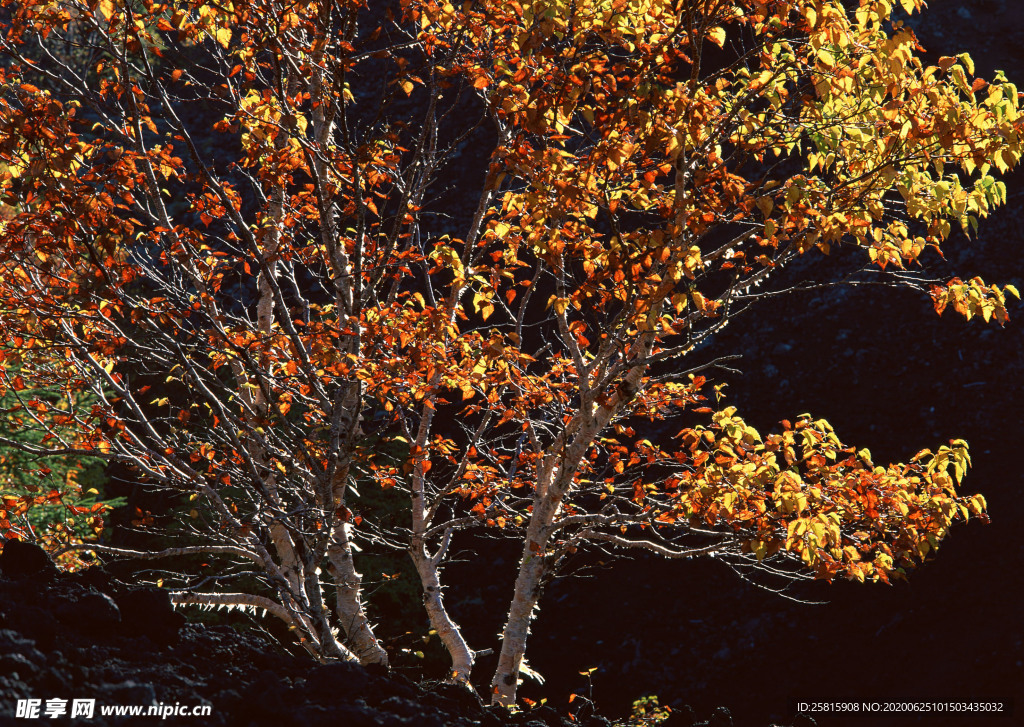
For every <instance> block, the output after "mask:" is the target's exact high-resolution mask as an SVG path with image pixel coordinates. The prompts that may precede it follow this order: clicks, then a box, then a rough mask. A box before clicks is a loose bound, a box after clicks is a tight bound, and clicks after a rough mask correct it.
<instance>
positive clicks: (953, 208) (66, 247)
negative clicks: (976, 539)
mask: <svg viewBox="0 0 1024 727" xmlns="http://www.w3.org/2000/svg"><path fill="white" fill-rule="evenodd" d="M902 5H903V8H904V10H905V11H906V12H914V11H919V10H920V9H921V6H922V5H923V3H921V2H920V1H919V0H904V1H903V2H902ZM4 7H5V11H6V12H7V16H6V17H7V20H5V23H6V27H5V28H4V30H5V33H4V40H3V41H2V45H0V51H2V52H3V53H4V55H5V57H6V59H7V62H6V64H5V65H4V67H3V75H2V77H0V103H2V114H0V162H2V163H3V165H4V166H3V170H2V174H0V176H2V185H3V189H4V195H5V202H6V204H7V205H8V208H9V213H8V214H7V215H6V216H5V217H6V219H5V221H4V223H3V227H2V231H0V324H2V325H0V330H2V333H0V356H2V357H3V358H4V360H5V361H6V362H7V363H8V364H10V365H11V366H9V367H8V368H6V369H4V371H5V373H4V374H3V375H2V376H0V387H2V389H3V391H0V394H7V393H13V394H14V395H16V396H17V395H18V394H19V392H22V391H28V390H30V389H32V388H34V387H38V386H42V385H45V386H47V387H51V388H52V387H56V388H58V389H60V390H63V391H66V392H68V393H69V394H71V393H72V392H79V391H89V392H91V396H92V397H94V398H93V400H92V401H93V403H92V405H91V406H89V407H87V408H84V407H79V408H74V407H72V408H70V409H68V408H66V407H65V408H64V409H57V408H56V407H53V406H51V405H50V404H49V403H48V402H47V401H43V400H40V399H37V398H32V397H31V396H29V395H28V394H26V395H24V396H21V397H20V400H19V401H18V404H17V406H18V407H19V409H18V411H19V412H20V414H19V416H20V417H21V418H22V421H23V425H24V426H27V427H35V428H37V429H39V430H40V431H43V432H45V433H46V435H47V436H46V438H45V440H43V441H41V442H40V443H38V444H25V443H24V440H22V441H21V442H20V443H19V442H13V443H11V444H12V446H20V447H22V448H23V449H24V450H25V451H26V453H28V454H38V455H40V456H42V455H53V454H60V453H67V454H74V455H75V456H80V455H91V456H102V457H105V458H107V459H108V460H116V461H120V462H124V463H127V464H129V465H130V466H132V467H133V468H134V469H135V471H136V472H137V473H138V476H139V478H140V481H141V482H144V483H148V486H158V487H163V488H170V489H171V490H173V491H175V492H178V493H180V496H181V497H182V498H183V499H185V500H187V501H189V502H190V503H191V504H190V505H189V507H190V508H191V510H190V512H189V516H188V523H187V524H188V527H189V530H190V533H189V535H190V537H189V538H188V539H187V542H185V543H183V544H182V545H181V546H180V547H175V548H170V549H167V550H165V551H161V552H151V553H142V552H139V553H120V555H122V556H130V557H137V558H162V557H169V556H175V555H185V554H201V555H203V556H204V560H205V561H206V562H207V563H208V564H209V565H207V568H208V569H209V570H208V571H207V572H206V573H188V574H185V573H183V574H181V575H182V577H181V578H180V579H179V580H180V583H178V584H177V585H176V586H175V589H174V593H173V598H174V600H175V601H176V602H177V603H179V604H200V605H234V606H244V607H247V608H262V609H264V610H266V611H268V612H269V613H271V614H273V615H275V616H277V617H279V618H281V619H283V620H284V621H285V622H286V623H288V625H289V626H290V628H291V629H292V630H293V631H294V632H295V634H296V636H297V638H298V639H299V641H300V642H301V643H302V644H303V645H304V646H305V647H306V648H307V649H308V650H309V651H310V653H311V654H312V655H313V656H314V657H316V658H318V659H320V660H328V659H337V658H344V659H358V660H359V661H361V662H363V663H367V664H386V663H387V662H388V654H387V651H386V649H384V647H383V646H382V645H381V642H380V639H379V638H378V636H377V634H376V632H375V626H374V624H373V623H372V619H371V618H370V616H368V608H369V606H368V603H367V597H366V594H365V592H364V589H363V588H362V580H361V575H360V573H359V570H358V568H357V564H358V563H357V562H358V559H359V553H360V552H361V551H363V552H372V553H380V552H387V551H388V550H389V549H390V550H396V549H397V550H399V551H405V552H406V553H408V555H409V556H410V557H411V559H412V562H413V565H414V566H415V571H416V573H417V575H418V578H419V581H420V585H421V587H422V592H423V606H424V609H425V618H426V620H427V621H428V622H429V624H430V626H431V628H432V629H433V630H434V631H435V632H436V633H437V635H438V636H439V638H440V639H441V641H442V642H443V644H444V645H445V647H446V649H447V652H448V654H449V655H450V657H451V670H450V678H451V679H452V680H454V681H456V682H460V683H463V684H466V685H470V684H471V683H472V681H471V680H472V677H473V667H474V661H475V658H476V654H477V650H475V649H474V648H472V647H471V645H470V644H468V643H467V641H466V639H465V638H464V636H463V634H462V631H461V629H460V627H459V624H458V622H457V619H456V618H455V617H454V616H453V614H452V613H451V612H450V610H449V608H448V606H447V604H446V600H445V589H444V581H443V569H444V565H445V564H446V562H447V561H448V558H449V553H450V552H451V549H452V542H453V541H455V540H460V539H464V538H467V537H471V535H467V533H473V532H474V531H477V532H478V531H485V532H487V534H490V535H498V536H501V537H507V538H511V539H513V540H514V541H515V542H516V543H517V544H519V545H521V548H522V555H521V559H520V565H519V569H518V573H517V576H516V578H515V581H514V583H510V584H509V587H510V602H509V608H508V614H507V618H506V623H505V626H504V630H503V633H502V635H501V637H500V644H499V651H500V656H499V663H498V667H497V671H496V673H495V674H494V675H493V678H492V679H491V680H490V690H491V699H492V700H493V701H494V702H495V703H497V704H502V705H508V706H511V705H513V704H514V703H515V699H516V689H517V685H518V681H519V675H520V673H521V671H522V670H523V668H524V667H523V656H524V654H525V651H526V644H527V637H528V633H529V625H530V622H531V619H532V618H533V617H534V615H535V614H536V612H537V610H538V607H539V603H540V597H541V595H542V592H543V587H544V585H545V583H547V582H548V581H549V580H550V579H551V578H554V577H556V576H557V575H558V574H559V572H560V569H561V568H562V566H563V565H564V564H565V563H566V562H567V560H569V559H570V558H571V556H572V555H573V554H574V553H577V552H579V551H581V550H586V549H595V548H599V549H606V550H609V551H629V550H634V551H635V550H646V551H649V552H653V553H657V554H659V555H662V556H665V557H668V558H686V557H695V556H704V555H714V556H715V557H720V558H722V559H723V560H725V561H726V562H728V563H730V564H731V565H732V566H733V567H734V568H736V569H737V570H738V571H739V572H740V573H741V574H743V575H749V574H752V573H754V572H759V573H762V574H764V575H765V576H766V577H773V576H778V577H781V578H783V579H796V578H815V577H816V578H825V579H832V578H836V577H848V578H853V579H857V580H861V581H863V580H867V579H876V580H883V581H888V580H890V579H892V578H897V577H902V576H903V575H905V573H906V571H907V569H909V568H910V567H912V566H913V565H914V564H915V563H919V562H921V561H922V560H924V559H925V558H927V557H929V556H930V555H931V553H932V551H933V550H934V549H935V548H936V547H937V546H938V544H939V542H940V541H941V540H942V538H944V537H945V536H946V534H947V533H948V531H949V529H950V527H951V526H952V525H953V523H954V521H955V520H958V519H966V518H967V517H969V516H971V515H972V514H973V515H975V516H979V517H981V518H985V517H986V515H985V501H984V498H983V497H981V496H980V495H975V496H970V497H969V496H964V495H961V494H958V492H957V485H958V484H959V482H960V480H961V478H962V477H963V475H964V473H965V471H966V469H967V467H968V465H969V464H970V459H969V456H968V453H967V446H966V443H965V442H963V441H961V440H953V441H951V442H949V443H948V444H945V445H941V446H939V447H937V448H935V449H934V450H923V451H922V452H921V453H920V454H919V455H918V456H917V457H915V458H914V459H913V460H911V461H910V462H909V463H906V464H893V465H888V466H881V465H876V464H875V463H874V462H873V461H872V457H871V454H870V452H869V451H868V450H866V449H859V450H858V449H856V448H850V447H846V446H845V445H843V444H842V442H841V441H840V440H839V439H838V437H837V436H836V434H835V433H834V432H833V430H832V428H831V426H830V425H829V424H828V422H825V421H823V420H819V419H815V418H813V417H811V416H809V415H800V416H796V413H792V412H787V413H780V417H781V416H787V415H788V416H790V417H792V418H793V421H784V422H783V424H782V426H781V429H780V430H779V431H778V432H776V433H770V434H761V433H760V432H758V431H757V430H756V429H754V428H753V427H751V426H750V425H749V424H748V423H747V422H746V421H744V420H743V419H742V418H741V417H740V416H739V414H738V412H737V411H736V410H735V409H734V408H732V407H727V406H725V405H724V402H723V401H722V400H721V387H720V386H718V385H716V383H715V382H714V381H713V380H712V377H713V376H714V374H715V372H716V370H719V369H720V368H722V367H725V366H728V365H730V361H731V360H732V357H731V356H730V352H728V351H723V352H720V354H719V355H708V354H707V353H706V350H707V349H708V346H706V345H704V344H709V343H713V336H714V334H715V333H716V332H717V331H719V330H721V329H722V328H723V327H724V326H726V325H728V324H729V323H730V322H731V321H733V320H734V319H735V318H736V316H738V315H740V314H741V313H743V311H745V310H747V309H748V308H750V307H751V306H753V305H771V304H772V302H773V301H775V300H777V299H778V296H780V295H782V294H785V293H786V292H788V291H791V290H794V289H797V288H803V287H806V286H807V285H812V284H813V285H817V284H820V285H834V284H842V283H845V284H856V285H859V284H874V283H876V282H879V281H883V282H886V283H887V284H892V285H901V286H906V287H909V288H912V289H914V290H917V291H919V292H920V293H921V297H922V299H923V300H925V301H927V299H928V298H929V297H930V298H931V300H932V302H933V304H934V305H935V307H936V309H937V310H938V311H939V312H940V313H941V312H942V311H943V309H945V308H946V307H951V308H953V309H954V310H956V311H957V312H958V313H960V314H963V315H964V316H966V317H967V318H972V317H979V318H982V319H984V320H985V321H986V322H987V321H988V320H990V319H991V318H995V319H996V320H997V321H998V322H1000V323H1003V322H1005V321H1006V320H1007V318H1008V314H1007V297H1008V296H1016V290H1015V289H1014V288H1013V287H1012V286H1009V285H1008V286H999V285H993V284H989V283H986V282H985V281H983V280H980V279H978V278H974V279H971V280H968V281H963V280H960V279H952V280H950V281H946V282H934V281H930V279H929V277H928V274H927V271H926V270H925V269H924V267H923V263H924V262H925V261H926V260H927V257H928V254H929V253H928V251H929V250H939V249H940V248H941V246H942V245H943V243H944V242H945V240H946V239H947V237H948V236H949V234H950V231H951V229H952V225H953V224H954V223H956V224H958V225H959V226H960V227H962V228H963V229H964V230H965V231H968V232H973V231H974V230H976V229H977V227H978V222H979V220H980V219H981V218H984V217H985V216H986V215H987V214H988V213H989V212H990V211H991V209H993V208H994V207H996V206H997V205H999V204H1002V203H1005V201H1006V188H1005V186H1004V185H1003V183H1002V182H1000V181H998V180H997V179H996V175H997V174H998V173H1001V172H1004V171H1006V170H1007V169H1008V168H1010V167H1012V166H1014V165H1015V164H1016V162H1017V161H1018V160H1019V157H1020V153H1021V152H1020V127H1021V121H1020V119H1019V109H1018V94H1017V91H1016V88H1015V87H1014V86H1013V85H1012V84H1011V83H1010V82H1009V81H1007V80H1006V79H1005V78H1004V77H1002V76H997V77H996V78H995V79H993V80H992V81H991V82H986V81H984V80H980V79H974V78H973V67H972V64H971V61H970V58H969V57H968V56H966V55H961V56H958V57H955V58H954V57H947V58H942V59H940V60H939V61H938V65H935V66H929V65H926V64H924V63H923V62H922V61H921V60H920V59H919V57H918V55H917V53H918V50H919V49H918V47H917V43H916V40H915V38H914V36H913V34H912V32H911V31H910V30H909V29H907V28H905V27H903V26H902V25H901V24H900V23H898V22H894V21H893V20H892V13H893V7H892V4H891V3H889V2H886V1H885V0H862V2H860V4H859V6H858V7H857V8H856V9H853V10H847V9H846V8H845V7H844V5H843V4H842V3H841V2H839V1H838V0H764V1H759V0H700V1H684V2H673V1H669V0H535V1H528V2H507V1H504V0H503V1H502V2H498V1H496V0H495V1H491V0H476V1H475V2H466V3H462V4H460V5H458V6H456V5H455V4H452V3H447V2H433V1H431V0H401V1H400V2H394V3H382V4H379V5H378V4H375V5H374V7H372V8H370V7H368V6H367V5H366V4H365V3H364V2H361V1H359V0H334V1H333V2H321V1H320V0H312V1H308V2H307V1H305V0H304V1H303V2H300V3H298V4H295V3H280V2H276V0H259V1H258V2H241V3H228V4H211V3H206V2H195V3H184V4H181V3H166V4H164V3H157V2H152V1H151V0H146V1H145V2H134V0H127V1H126V0H100V2H98V3H85V2H80V1H79V0H62V1H61V2H56V3H55V2H23V1H22V2H5V3H4ZM846 250H850V251H855V252H857V253H859V254H860V255H862V257H863V266H861V267H860V268H859V269H857V270H855V271H853V272H850V271H849V270H848V269H847V270H846V271H845V272H844V277H843V278H842V279H828V280H823V281H810V280H803V279H801V278H800V275H799V273H800V271H801V270H805V269H806V268H805V267H803V268H802V267H801V260H802V259H806V258H807V256H821V255H825V256H830V255H834V254H836V253H837V252H843V251H846ZM15 364H16V365H17V372H16V373H15V372H14V369H13V368H12V366H14V365H15ZM165 386H173V387H174V390H173V391H174V392H175V393H174V395H173V396H170V395H166V394H165V395H163V396H161V395H159V393H158V392H159V391H160V388H161V387H165ZM154 394H156V395H154ZM879 406H881V404H880V405H879ZM367 487H373V488H380V489H381V490H383V491H385V492H388V493H390V494H394V495H396V496H397V497H400V498H401V500H402V501H403V502H404V503H405V504H404V505H403V511H404V514H405V515H407V522H406V524H404V525H401V526H386V525H385V524H384V523H383V521H380V520H376V519H374V518H373V517H372V516H370V515H369V514H368V513H369V512H370V511H369V509H367V507H366V504H365V498H364V497H363V496H361V495H360V494H359V493H360V492H365V488H367ZM467 542H468V541H467ZM83 547H90V548H92V549H94V550H95V551H96V552H98V553H100V554H104V553H107V554H110V555H117V553H115V552H114V551H113V550H112V549H110V548H104V547H103V546H99V545H87V546H83ZM211 573H212V574H215V577H214V578H212V579H211V578H210V575H211ZM254 576H255V578H254ZM232 582H236V583H248V584H251V583H253V582H255V583H257V587H255V588H252V587H250V588H249V590H239V589H238V588H233V587H232V586H231V583H232ZM210 583H212V584H214V585H213V586H207V585H204V584H210ZM332 606H333V614H332V613H330V610H331V607H332ZM339 628H340V631H339V630H338V629H339ZM478 646H479V645H478Z"/></svg>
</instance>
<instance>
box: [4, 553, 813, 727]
mask: <svg viewBox="0 0 1024 727" xmlns="http://www.w3.org/2000/svg"><path fill="white" fill-rule="evenodd" d="M19 699H40V700H43V703H44V705H45V703H46V701H47V700H51V699H64V700H69V704H70V700H74V699H95V700H96V707H95V710H96V711H95V712H94V716H93V717H92V718H85V717H80V718H76V719H72V718H71V717H70V716H68V715H65V716H62V717H60V718H58V721H59V723H60V724H76V725H134V724H145V723H154V724H157V723H158V724H191V725H197V724H203V725H231V726H232V727H234V726H236V725H238V726H245V725H268V726H269V725H275V727H284V726H287V725H302V726H306V725H335V726H337V727H374V726H380V727H401V726H403V725H404V726H408V727H421V726H422V727H471V726H479V727H502V726H503V725H507V726H509V727H512V726H513V725H522V727H568V726H569V725H583V726H584V727H602V726H604V727H609V726H610V725H611V723H610V722H609V721H608V720H607V719H606V718H604V717H601V716H599V715H595V714H594V713H593V710H592V709H587V708H586V707H584V709H583V710H581V709H579V708H577V709H575V710H574V712H575V715H574V720H573V721H570V720H569V719H567V714H568V711H567V710H556V709H554V708H552V707H546V706H541V707H538V708H537V709H533V710H529V711H525V712H521V713H519V714H516V715H509V714H508V713H507V712H504V711H503V710H492V709H489V708H484V707H482V706H481V704H480V703H479V701H478V700H477V698H476V697H475V696H473V695H472V694H470V693H469V692H468V691H466V690H464V689H462V688H461V687H455V686H452V685H445V684H434V685H432V686H431V688H430V689H426V688H424V687H423V686H420V685H417V684H414V683H413V682H411V681H409V680H408V679H405V678H403V677H400V676H394V675H392V676H387V675H385V674H384V673H381V672H371V671H368V670H366V669H363V668H362V667H359V666H356V665H352V664H331V665H328V666H317V665H311V664H310V662H309V660H308V659H303V658H299V657H296V656H292V655H288V654H285V653H284V652H282V651H281V650H280V648H279V647H277V646H274V645H272V644H271V643H269V642H268V641H266V640H265V639H262V638H260V637H259V636H258V635H255V634H253V633H251V632H249V633H244V634H243V633H239V632H237V631H235V630H234V629H233V628H231V627H230V626H227V625H221V626H210V625H206V624H194V623H187V622H186V619H185V618H184V617H183V616H182V615H181V614H180V613H177V612H175V611H174V609H173V608H172V606H171V602H170V599H169V597H168V596H167V594H166V592H164V591H162V590H160V589H157V588H138V587H130V586H128V585H126V584H124V583H121V582H120V581H118V580H116V579H114V578H113V577H111V576H110V575H109V574H108V573H107V572H106V571H105V570H103V569H102V568H99V567H96V568H91V569H89V570H86V571H81V572H79V573H77V574H70V575H69V574H59V573H58V572H57V570H56V568H55V567H54V566H53V564H52V563H51V562H50V561H49V559H48V558H47V556H46V554H45V553H44V552H43V551H42V550H41V549H39V548H38V547H36V546H35V545H31V544H24V543H21V542H19V541H13V540H12V541H7V543H6V544H5V547H4V548H3V551H2V553H0V725H7V724H11V725H26V724H32V723H37V722H38V721H39V719H28V718H19V717H18V716H16V703H17V700H19ZM151 704H158V705H179V704H180V705H184V706H186V707H193V706H198V705H210V707H211V713H210V715H209V716H204V717H193V716H187V717H174V716H172V717H170V718H168V719H162V718H160V717H158V716H143V717H120V718H118V717H110V716H107V717H104V716H101V714H100V711H99V710H100V708H101V707H102V706H112V705H125V706H131V705H142V706H146V707H148V706H149V705H151ZM581 704H582V703H581ZM41 719H43V720H44V723H46V722H50V720H49V719H48V718H46V717H45V716H44V717H42V718H41ZM665 724H667V725H669V727H675V726H677V725H680V726H682V727H691V725H695V724H699V725H707V726H708V727H731V726H732V725H733V721H732V719H731V717H730V716H729V713H728V710H725V709H721V708H720V709H718V710H715V711H712V712H711V715H710V718H709V720H707V721H704V722H696V721H695V720H694V719H693V714H692V712H691V711H689V710H688V709H685V708H684V709H680V710H679V711H678V712H677V713H676V714H675V715H674V716H673V718H672V719H671V720H670V721H669V722H667V723H665ZM797 724H800V725H810V724H812V723H811V722H808V721H806V720H804V721H802V722H801V721H798V722H797Z"/></svg>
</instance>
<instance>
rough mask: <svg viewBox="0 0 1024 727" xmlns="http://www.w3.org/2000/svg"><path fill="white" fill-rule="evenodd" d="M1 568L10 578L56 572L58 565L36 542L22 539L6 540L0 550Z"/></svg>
mask: <svg viewBox="0 0 1024 727" xmlns="http://www.w3.org/2000/svg"><path fill="white" fill-rule="evenodd" d="M0 570H2V571H3V572H4V575H6V576H7V577H9V578H25V577H28V576H33V575H40V574H54V573H56V572H57V567H56V566H55V565H54V564H53V561H51V560H50V556H48V555H47V554H46V551H45V550H43V549H42V548H40V547H39V546H38V545H36V544H35V543H23V542H22V541H20V540H6V541H4V549H3V552H0Z"/></svg>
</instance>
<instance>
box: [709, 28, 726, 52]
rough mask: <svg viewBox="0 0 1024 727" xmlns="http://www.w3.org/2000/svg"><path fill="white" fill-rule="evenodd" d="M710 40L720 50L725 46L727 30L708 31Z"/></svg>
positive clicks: (715, 29)
mask: <svg viewBox="0 0 1024 727" xmlns="http://www.w3.org/2000/svg"><path fill="white" fill-rule="evenodd" d="M708 38H710V39H711V42H712V43H714V44H715V45H717V46H718V47H719V48H721V47H723V46H724V45H725V28H722V27H715V28H712V29H711V30H709V31H708Z"/></svg>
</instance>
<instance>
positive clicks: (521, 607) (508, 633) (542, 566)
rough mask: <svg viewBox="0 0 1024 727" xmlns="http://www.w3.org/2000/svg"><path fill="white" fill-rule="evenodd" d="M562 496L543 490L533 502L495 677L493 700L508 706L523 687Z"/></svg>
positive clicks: (492, 682) (492, 690)
mask: <svg viewBox="0 0 1024 727" xmlns="http://www.w3.org/2000/svg"><path fill="white" fill-rule="evenodd" d="M560 501H561V498H556V497H553V496H552V493H551V492H550V490H546V489H545V490H540V489H539V488H538V493H537V495H535V496H534V501H533V516H532V517H531V518H530V524H529V526H528V527H527V530H526V542H525V543H524V545H523V555H522V558H521V559H520V561H519V573H518V575H517V576H516V585H515V592H514V595H513V597H512V604H511V606H510V607H509V610H508V619H507V620H506V622H505V630H504V631H503V632H502V635H501V656H500V657H499V658H498V668H497V670H495V672H494V678H493V679H492V680H491V702H492V704H500V705H502V706H504V707H511V706H513V705H514V704H515V702H516V689H517V688H518V687H519V666H520V664H522V661H523V655H524V654H525V653H526V639H527V637H528V636H529V634H530V621H532V620H533V616H534V613H535V612H536V608H537V601H538V599H539V598H540V591H541V581H542V579H543V578H544V575H545V574H546V570H547V568H546V566H547V562H546V560H545V557H544V551H545V550H546V548H547V541H548V536H549V530H548V528H549V527H550V525H551V523H552V522H553V521H554V517H555V513H556V512H557V511H558V504H559V502H560Z"/></svg>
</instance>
